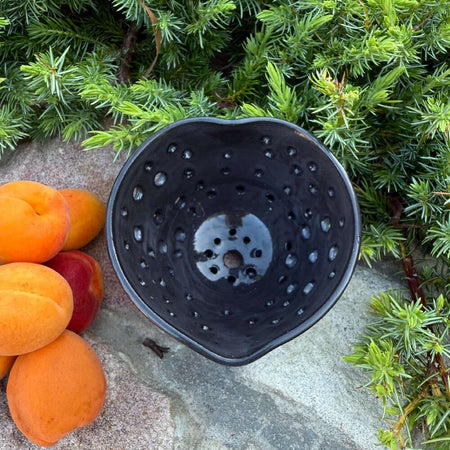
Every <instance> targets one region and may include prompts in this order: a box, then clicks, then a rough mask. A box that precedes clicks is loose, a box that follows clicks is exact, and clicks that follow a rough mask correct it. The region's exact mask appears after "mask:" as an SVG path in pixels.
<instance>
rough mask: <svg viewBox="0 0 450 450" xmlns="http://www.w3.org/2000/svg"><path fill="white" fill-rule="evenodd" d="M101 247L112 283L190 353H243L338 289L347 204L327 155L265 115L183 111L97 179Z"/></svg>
mask: <svg viewBox="0 0 450 450" xmlns="http://www.w3.org/2000/svg"><path fill="white" fill-rule="evenodd" d="M106 227H107V239H108V250H109V254H110V258H111V261H112V264H113V266H114V269H115V271H116V272H117V274H118V277H119V279H120V281H121V283H122V285H123V286H124V288H125V290H126V292H127V293H128V294H129V296H130V297H131V299H132V300H133V301H134V303H135V304H136V305H137V307H138V308H139V309H140V310H141V311H142V312H143V313H144V314H145V315H146V316H147V317H148V318H149V319H150V320H151V321H152V322H154V323H155V324H156V325H158V326H159V327H161V328H162V329H164V330H165V331H166V332H168V333H169V334H171V335H172V336H174V337H176V338H177V339H179V340H180V341H182V342H184V343H185V344H187V345H188V346H190V347H191V348H192V349H194V350H196V351H197V352H199V353H201V354H203V355H204V356H206V357H208V358H210V359H212V360H214V361H217V362H220V363H222V364H228V365H242V364H247V363H249V362H251V361H254V360H255V359H257V358H259V357H261V356H262V355H264V354H265V353H267V352H268V351H270V350H272V349H274V348H275V347H277V346H279V345H281V344H283V343H285V342H286V341H288V340H290V339H292V338H294V337H296V336H298V335H299V334H300V333H302V332H304V331H305V330H306V329H308V328H309V327H310V326H311V325H313V324H314V323H315V322H317V321H318V320H319V319H320V318H321V317H323V316H324V314H325V313H326V312H327V311H329V309H330V308H331V307H332V306H333V305H334V303H335V302H336V301H337V299H338V298H339V297H340V296H341V294H342V292H343V291H344V289H345V287H346V286H347V284H348V282H349V281H350V278H351V276H352V274H353V270H354V267H355V264H356V261H357V257H358V252H359V245H360V231H361V229H360V228H361V227H360V218H359V209H358V204H357V200H356V197H355V194H354V192H353V189H352V186H351V183H350V181H349V179H348V177H347V175H346V173H345V171H344V169H343V168H342V167H341V165H340V164H339V163H338V161H337V160H336V159H335V157H334V156H333V155H332V154H331V153H330V152H329V151H328V150H327V149H326V147H325V146H324V145H323V144H322V143H320V142H319V141H318V140H317V139H316V138H315V137H313V136H312V135H311V134H310V133H308V132H307V131H305V130H303V129H302V128H300V127H298V126H296V125H293V124H291V123H289V122H285V121H282V120H278V119H271V118H251V119H241V120H223V119H213V118H195V119H186V120H181V121H179V122H176V123H173V124H171V125H169V126H167V127H165V128H164V129H162V130H160V131H159V132H157V133H155V134H154V135H153V136H151V137H150V138H149V139H147V140H146V141H145V142H144V143H143V144H142V145H141V146H140V147H139V148H138V149H137V150H136V151H135V152H134V153H133V154H132V156H131V157H130V158H129V159H128V161H127V162H126V163H125V165H124V167H123V168H122V170H121V172H120V173H119V175H118V177H117V179H116V181H115V183H114V186H113V188H112V191H111V195H110V199H109V202H108V212H107V222H106Z"/></svg>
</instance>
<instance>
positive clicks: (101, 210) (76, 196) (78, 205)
mask: <svg viewBox="0 0 450 450" xmlns="http://www.w3.org/2000/svg"><path fill="white" fill-rule="evenodd" d="M59 192H60V193H61V194H62V195H63V197H64V198H65V199H66V202H67V204H68V205H69V214H70V228H69V236H68V237H67V240H66V242H65V244H64V246H63V248H62V250H78V249H80V248H81V247H84V246H85V245H86V244H88V243H89V242H91V241H92V239H94V238H95V237H96V236H97V235H98V233H100V230H101V229H102V228H103V226H104V225H105V219H106V207H105V205H104V204H103V203H102V202H101V201H100V199H99V198H98V197H97V196H96V195H95V194H93V193H92V192H89V191H86V190H84V189H60V190H59Z"/></svg>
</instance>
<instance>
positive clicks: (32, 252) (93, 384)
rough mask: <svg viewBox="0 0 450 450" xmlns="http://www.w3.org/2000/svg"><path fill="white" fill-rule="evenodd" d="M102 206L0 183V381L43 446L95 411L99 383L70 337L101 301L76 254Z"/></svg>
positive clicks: (96, 370) (83, 257)
mask: <svg viewBox="0 0 450 450" xmlns="http://www.w3.org/2000/svg"><path fill="white" fill-rule="evenodd" d="M105 217H106V208H105V206H104V205H103V203H102V202H101V201H100V200H99V198H98V197H97V196H95V195H94V194H93V193H91V192H88V191H86V190H82V189H61V190H57V189H54V188H52V187H50V186H47V185H45V184H42V183H38V182H35V181H26V180H18V181H13V182H10V183H5V184H3V185H0V379H2V378H3V377H8V378H7V386H6V396H7V400H8V406H9V410H10V413H11V417H12V418H13V420H14V422H15V423H16V425H17V427H18V428H19V430H20V431H21V432H22V433H23V434H24V435H25V436H26V437H27V438H28V439H29V440H30V441H31V442H33V443H35V444H38V445H40V446H44V447H48V446H52V445H54V444H56V443H57V442H58V441H59V440H60V439H61V438H62V437H64V436H65V435H66V434H68V433H69V432H71V431H72V430H74V429H76V428H79V427H82V426H85V425H87V424H89V423H91V422H92V421H93V420H95V418H96V417H97V416H98V415H99V414H100V411H101V410H102V408H103V404H104V401H105V395H106V378H105V374H104V371H103V367H102V364H101V362H100V359H99V358H98V356H97V355H96V353H95V351H94V350H93V349H92V347H91V346H90V345H89V344H88V343H87V342H86V341H85V340H84V338H83V337H82V336H80V333H81V332H82V331H84V330H85V329H87V328H88V327H89V326H90V325H91V324H92V322H93V321H94V319H95V317H96V315H97V313H98V310H99V308H100V304H101V301H102V298H103V281H102V273H101V270H100V266H99V264H98V263H97V261H95V260H94V259H93V258H92V257H91V256H89V255H88V254H87V253H85V252H83V251H82V250H80V249H81V248H82V247H84V246H85V245H86V244H88V243H89V242H90V241H91V240H93V239H94V237H96V236H97V235H98V233H99V232H100V230H101V229H102V228H103V226H104V223H105Z"/></svg>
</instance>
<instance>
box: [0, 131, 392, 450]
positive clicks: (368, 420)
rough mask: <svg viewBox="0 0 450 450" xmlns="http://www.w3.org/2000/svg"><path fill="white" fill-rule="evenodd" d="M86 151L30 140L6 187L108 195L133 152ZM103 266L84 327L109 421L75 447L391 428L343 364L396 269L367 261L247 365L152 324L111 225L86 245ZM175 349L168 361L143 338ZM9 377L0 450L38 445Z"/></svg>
mask: <svg viewBox="0 0 450 450" xmlns="http://www.w3.org/2000/svg"><path fill="white" fill-rule="evenodd" d="M113 158H114V151H113V150H112V149H111V148H104V149H100V150H96V151H89V152H86V151H83V150H82V148H81V147H80V145H78V144H74V143H62V142H60V141H59V140H53V141H50V142H49V143H46V144H45V145H41V144H37V143H30V144H27V145H23V146H21V147H20V148H19V149H18V151H17V152H16V153H15V154H14V155H13V157H12V158H11V159H10V160H9V161H8V162H7V163H6V164H3V165H1V166H0V184H1V183H5V182H8V181H13V180H17V179H29V180H35V181H40V182H43V183H46V184H48V185H51V186H53V187H55V188H67V187H79V188H85V189H88V190H90V191H92V192H94V193H96V194H97V195H98V196H99V197H100V198H101V199H102V201H104V202H105V203H106V201H107V199H108V195H109V192H110V189H111V187H112V184H113V181H114V179H115V177H116V175H117V173H118V172H119V170H120V168H121V166H122V164H123V162H124V161H125V157H124V155H122V156H120V157H119V158H118V160H117V161H116V162H113ZM84 250H85V251H86V252H87V253H89V254H91V255H92V256H93V257H94V258H96V259H97V260H98V261H99V263H100V265H101V267H102V270H103V275H104V282H105V298H104V301H103V305H102V309H101V311H100V314H99V316H98V317H97V320H96V321H95V323H94V325H93V326H92V327H91V329H90V330H89V331H88V332H86V333H85V334H84V335H83V336H84V337H85V338H86V339H87V340H88V341H89V342H91V343H92V345H93V346H94V348H95V350H96V351H97V353H98V354H99V356H100V358H101V359H102V361H103V363H104V366H105V371H106V374H107V380H108V396H107V402H106V404H105V408H104V410H103V412H102V414H101V415H100V416H99V418H98V419H97V420H96V421H95V422H94V423H92V424H91V425H89V426H88V427H85V428H83V429H80V430H77V431H76V432H74V433H71V434H70V435H69V436H67V437H66V438H64V439H63V440H62V441H61V442H60V443H59V444H58V445H57V446H55V448H60V449H67V448H76V449H130V450H131V449H133V450H134V449H144V448H145V449H152V448H155V449H166V448H175V449H249V450H253V449H255V450H256V449H263V450H265V449H267V450H271V449H280V450H284V449H305V450H309V449H332V450H334V449H335V450H341V449H342V450H343V449H361V450H370V449H374V448H375V443H376V433H377V429H378V427H380V426H385V424H384V423H383V422H382V420H381V418H380V415H381V412H382V406H381V404H380V402H379V400H378V399H376V398H375V397H374V395H372V394H371V393H370V392H368V391H367V390H365V389H362V388H361V386H362V385H363V384H364V383H365V382H366V381H367V378H366V377H364V376H363V375H362V374H361V373H360V372H359V371H357V370H355V369H353V368H352V367H351V366H349V365H348V364H346V363H344V362H343V361H342V356H343V355H345V354H347V353H349V352H350V351H351V346H350V344H351V343H352V342H354V341H356V340H357V337H358V335H359V334H360V333H361V332H362V330H363V327H364V325H365V323H367V321H368V311H367V302H368V301H369V299H370V297H371V296H373V295H376V294H377V293H378V292H379V291H380V290H384V289H387V288H389V287H391V286H394V287H398V286H400V285H401V284H400V282H399V280H398V279H396V277H395V276H394V275H395V270H397V269H396V268H395V267H392V266H387V265H383V266H381V267H380V268H379V269H368V268H367V267H365V266H363V265H358V267H357V269H356V271H355V274H354V277H353V279H352V281H351V283H350V285H349V286H348V288H347V290H346V291H345V293H344V295H343V296H342V298H341V299H340V300H339V301H338V303H337V304H336V305H335V307H334V308H333V309H332V310H331V311H330V312H329V313H328V314H327V315H326V316H325V317H324V318H323V319H322V320H321V321H319V322H318V323H317V324H316V325H314V326H313V327H312V328H311V329H310V330H308V331H307V332H305V333H304V334H302V335H301V336H299V337H297V338H295V339H293V340H292V341H290V342H289V343H287V344H285V345H283V346H281V347H279V348H278V349H276V350H274V351H272V352H271V353H269V354H268V355H266V356H264V357H262V358H261V359H259V360H257V361H255V362H254V363H251V364H249V365H247V366H243V367H226V366H222V365H220V364H217V363H214V362H211V361H209V360H207V359H206V358H204V357H202V356H200V355H198V354H197V353H195V352H194V351H192V350H191V349H189V348H187V347H186V346H184V345H183V344H181V343H179V342H178V341H176V340H175V339H173V338H172V337H170V336H168V335H167V334H166V333H164V332H163V331H162V330H160V329H159V328H157V327H156V326H154V325H152V324H151V323H150V322H149V321H148V320H147V319H146V318H145V317H144V316H143V315H142V314H141V313H140V312H139V311H138V310H137V308H135V307H134V305H133V303H132V302H131V300H130V299H129V298H128V296H127V295H126V294H125V292H124V291H123V289H122V288H121V286H120V283H119V282H118V279H117V277H116V275H115V273H114V271H113V269H112V266H111V263H110V261H109V258H108V254H107V250H106V239H105V235H104V232H102V233H101V234H100V235H99V236H98V237H97V238H96V239H95V240H94V241H93V242H92V243H91V244H89V245H88V246H87V247H86V248H85V249H84ZM146 337H149V338H151V339H153V340H155V341H156V342H158V343H159V344H160V345H163V346H167V347H170V351H169V352H168V353H167V354H166V355H165V356H164V358H163V359H160V358H158V357H157V356H156V355H155V354H154V353H153V352H152V351H151V350H150V349H149V348H147V347H145V346H144V345H143V344H142V342H143V340H144V339H145V338H146ZM5 386H6V380H3V381H1V382H0V427H1V429H2V433H1V435H0V449H13V448H23V449H28V448H30V449H32V448H37V446H33V445H31V444H29V443H28V442H27V440H26V439H25V438H23V436H21V434H20V432H18V430H17V429H16V428H15V426H14V424H13V422H12V421H11V419H10V417H9V413H8V409H7V404H6V399H5V394H4V391H5Z"/></svg>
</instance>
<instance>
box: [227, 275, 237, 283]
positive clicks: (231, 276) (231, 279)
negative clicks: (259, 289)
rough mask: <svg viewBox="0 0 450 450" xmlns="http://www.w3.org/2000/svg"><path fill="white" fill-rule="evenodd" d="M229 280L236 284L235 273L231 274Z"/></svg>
mask: <svg viewBox="0 0 450 450" xmlns="http://www.w3.org/2000/svg"><path fill="white" fill-rule="evenodd" d="M227 280H228V282H229V283H231V284H234V283H235V282H236V277H234V276H233V275H230V276H229V277H228V278H227Z"/></svg>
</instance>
